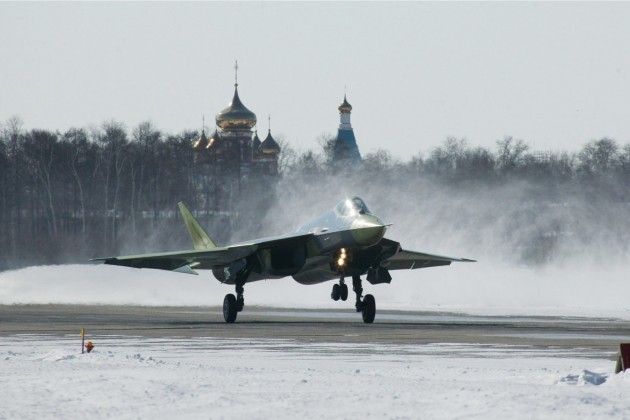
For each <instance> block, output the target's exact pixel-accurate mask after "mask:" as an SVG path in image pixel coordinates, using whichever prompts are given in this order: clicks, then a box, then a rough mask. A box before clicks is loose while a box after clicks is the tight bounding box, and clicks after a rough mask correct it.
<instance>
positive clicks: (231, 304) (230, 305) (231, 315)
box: [223, 294, 238, 323]
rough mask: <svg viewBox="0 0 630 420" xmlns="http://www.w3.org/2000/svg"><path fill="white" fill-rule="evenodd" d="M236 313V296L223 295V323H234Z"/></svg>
mask: <svg viewBox="0 0 630 420" xmlns="http://www.w3.org/2000/svg"><path fill="white" fill-rule="evenodd" d="M237 313H238V304H237V303H236V296H234V295H232V294H229V295H225V299H223V319H225V322H228V323H232V322H234V321H236V314H237Z"/></svg>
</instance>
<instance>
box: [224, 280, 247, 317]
mask: <svg viewBox="0 0 630 420" xmlns="http://www.w3.org/2000/svg"><path fill="white" fill-rule="evenodd" d="M244 285H245V282H242V283H241V282H239V283H237V284H236V296H234V295H233V294H231V293H230V294H227V295H225V299H223V319H225V322H227V323H232V322H234V321H236V315H237V314H238V313H239V312H241V311H242V310H243V307H244V306H245V298H244V297H243V293H245V288H244V287H243V286H244Z"/></svg>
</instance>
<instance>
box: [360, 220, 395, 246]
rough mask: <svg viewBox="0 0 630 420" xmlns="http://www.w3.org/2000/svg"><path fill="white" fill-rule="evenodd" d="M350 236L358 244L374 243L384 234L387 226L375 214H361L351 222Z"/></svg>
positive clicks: (367, 244)
mask: <svg viewBox="0 0 630 420" xmlns="http://www.w3.org/2000/svg"><path fill="white" fill-rule="evenodd" d="M351 230H352V236H353V237H354V239H355V240H356V241H357V243H358V244H359V245H364V246H369V245H374V244H375V243H377V242H378V241H380V240H381V239H383V236H385V231H386V230H387V226H385V224H384V223H383V222H382V221H381V220H380V219H379V218H378V217H375V216H368V215H362V216H361V217H360V218H358V219H357V220H356V221H355V222H354V223H352V228H351Z"/></svg>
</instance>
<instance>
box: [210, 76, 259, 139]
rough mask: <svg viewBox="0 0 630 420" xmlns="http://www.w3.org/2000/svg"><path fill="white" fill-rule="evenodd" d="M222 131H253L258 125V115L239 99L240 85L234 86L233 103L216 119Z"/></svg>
mask: <svg viewBox="0 0 630 420" xmlns="http://www.w3.org/2000/svg"><path fill="white" fill-rule="evenodd" d="M216 121H217V125H218V126H219V127H221V129H222V130H251V129H252V128H253V127H254V126H255V125H256V114H254V113H253V112H252V111H250V110H249V109H247V108H246V107H245V105H243V103H242V102H241V99H240V98H239V97H238V84H235V85H234V97H233V98H232V102H230V104H229V105H228V106H227V108H225V109H224V110H223V111H221V112H219V113H218V114H217V117H216Z"/></svg>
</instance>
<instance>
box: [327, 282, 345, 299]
mask: <svg viewBox="0 0 630 420" xmlns="http://www.w3.org/2000/svg"><path fill="white" fill-rule="evenodd" d="M340 289H341V288H340V287H339V285H338V284H335V285H334V286H333V288H332V293H331V294H330V297H331V298H332V300H335V301H336V300H339V298H340V297H341V290H340ZM346 297H347V296H346ZM344 300H345V299H344Z"/></svg>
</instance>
